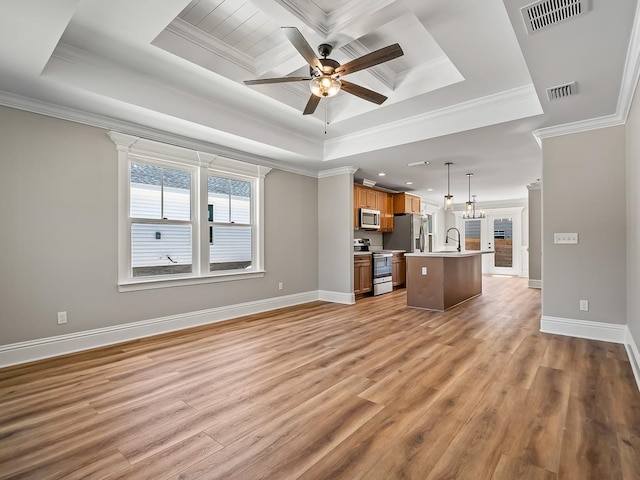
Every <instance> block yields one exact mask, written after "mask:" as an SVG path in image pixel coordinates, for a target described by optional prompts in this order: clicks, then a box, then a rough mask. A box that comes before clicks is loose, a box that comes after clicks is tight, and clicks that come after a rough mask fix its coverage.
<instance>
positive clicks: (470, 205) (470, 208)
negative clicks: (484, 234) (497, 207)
mask: <svg viewBox="0 0 640 480" xmlns="http://www.w3.org/2000/svg"><path fill="white" fill-rule="evenodd" d="M467 177H469V201H468V202H467V208H466V210H465V212H464V214H463V215H462V218H464V219H475V218H484V217H485V214H484V212H480V213H478V214H476V196H475V195H471V177H473V173H467ZM471 197H473V200H471Z"/></svg>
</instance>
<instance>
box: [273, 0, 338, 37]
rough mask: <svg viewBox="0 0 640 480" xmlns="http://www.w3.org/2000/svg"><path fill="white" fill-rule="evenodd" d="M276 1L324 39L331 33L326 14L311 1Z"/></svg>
mask: <svg viewBox="0 0 640 480" xmlns="http://www.w3.org/2000/svg"><path fill="white" fill-rule="evenodd" d="M276 1H277V2H278V3H279V4H280V5H282V6H283V7H284V8H286V9H287V10H289V11H290V12H291V13H293V14H294V15H295V16H296V17H298V18H299V19H300V20H302V21H303V22H304V23H305V24H306V25H308V26H309V27H311V28H312V29H314V30H315V31H316V32H318V33H319V34H321V35H322V36H324V37H325V38H326V37H327V36H328V35H329V33H331V28H330V27H329V19H328V16H327V14H326V13H325V11H324V10H322V9H321V8H320V7H318V5H316V4H315V3H314V2H312V1H311V0H276Z"/></svg>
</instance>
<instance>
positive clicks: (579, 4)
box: [520, 0, 591, 34]
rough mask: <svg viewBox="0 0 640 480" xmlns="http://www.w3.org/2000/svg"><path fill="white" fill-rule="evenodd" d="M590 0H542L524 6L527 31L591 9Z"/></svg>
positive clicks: (535, 29) (536, 29)
mask: <svg viewBox="0 0 640 480" xmlns="http://www.w3.org/2000/svg"><path fill="white" fill-rule="evenodd" d="M590 8H591V7H590V5H589V0H541V1H538V2H535V3H532V4H531V5H527V6H526V7H522V9H520V11H521V12H522V17H523V18H524V24H525V26H526V27H527V32H529V34H532V33H534V32H537V31H539V30H542V29H543V28H546V27H549V26H551V25H555V24H557V23H560V22H563V21H565V20H568V19H570V18H573V17H577V16H579V15H584V14H585V13H587V12H588V11H589V10H590Z"/></svg>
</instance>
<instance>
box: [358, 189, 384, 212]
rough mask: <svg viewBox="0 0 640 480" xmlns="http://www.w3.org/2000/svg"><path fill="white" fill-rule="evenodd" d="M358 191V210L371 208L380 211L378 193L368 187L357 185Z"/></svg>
mask: <svg viewBox="0 0 640 480" xmlns="http://www.w3.org/2000/svg"><path fill="white" fill-rule="evenodd" d="M356 187H357V191H358V208H370V209H371V210H379V209H380V208H379V207H378V195H377V193H378V192H377V191H376V190H373V189H371V188H367V187H361V186H358V185H356Z"/></svg>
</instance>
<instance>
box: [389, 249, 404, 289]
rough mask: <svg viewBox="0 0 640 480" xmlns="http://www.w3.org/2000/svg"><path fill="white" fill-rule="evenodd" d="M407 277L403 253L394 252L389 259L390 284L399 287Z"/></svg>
mask: <svg viewBox="0 0 640 480" xmlns="http://www.w3.org/2000/svg"><path fill="white" fill-rule="evenodd" d="M406 278H407V261H406V259H405V258H404V253H394V254H393V258H392V259H391V285H393V286H394V287H401V286H403V285H404V284H405V282H406Z"/></svg>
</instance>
